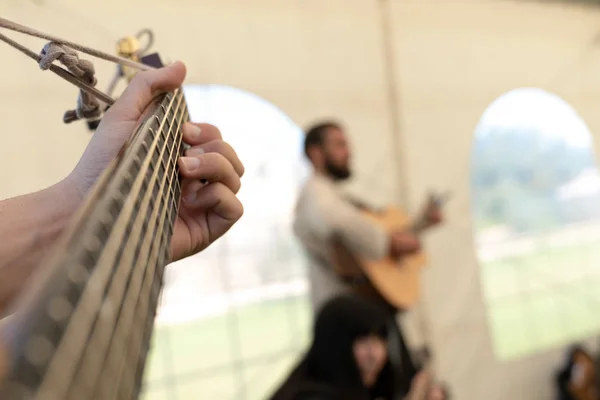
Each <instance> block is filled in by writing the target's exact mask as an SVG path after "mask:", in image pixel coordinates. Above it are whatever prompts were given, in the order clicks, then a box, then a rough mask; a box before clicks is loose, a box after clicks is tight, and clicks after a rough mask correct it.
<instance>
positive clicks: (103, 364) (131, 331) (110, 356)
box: [0, 57, 189, 400]
mask: <svg viewBox="0 0 600 400" xmlns="http://www.w3.org/2000/svg"><path fill="white" fill-rule="evenodd" d="M154 59H156V57H155V58H154ZM154 66H157V65H154ZM188 119H189V118H188V110H187V106H186V101H185V98H184V95H183V92H182V90H181V89H179V90H176V91H174V92H171V93H166V94H162V95H160V96H158V97H157V98H155V100H154V101H153V103H152V104H151V105H150V106H149V107H148V108H147V109H146V111H145V112H144V115H143V117H142V119H141V123H140V124H139V126H138V127H137V128H136V129H135V131H134V132H133V134H132V136H131V137H130V139H129V141H128V142H127V143H126V144H125V146H124V147H123V149H122V150H121V152H120V154H119V155H118V156H117V158H116V159H115V160H114V161H113V162H112V163H111V164H110V166H109V167H108V168H107V170H106V171H105V172H104V174H103V175H102V177H101V178H100V179H99V180H98V182H97V183H96V185H95V186H94V188H93V189H92V192H91V193H90V194H89V195H88V197H87V200H86V202H85V204H84V205H83V206H82V207H81V209H80V210H79V212H78V213H77V214H76V215H74V217H73V219H72V222H71V224H70V226H69V227H68V228H67V229H66V231H65V233H64V234H63V236H62V237H61V238H60V240H59V243H58V245H57V248H56V250H55V251H54V252H53V254H52V255H51V257H49V258H48V259H47V260H45V261H46V264H47V265H45V266H43V268H40V271H43V276H36V277H35V278H37V279H35V280H34V281H32V282H31V283H32V286H31V287H30V288H31V289H34V290H30V291H29V292H28V293H30V294H29V295H28V297H26V298H21V299H20V300H21V303H20V306H21V307H22V308H19V310H18V312H17V313H16V314H13V315H12V316H11V317H10V318H14V319H17V320H19V321H22V323H21V322H19V323H17V324H14V325H13V324H10V326H11V327H12V326H17V327H18V331H8V332H3V333H6V335H5V336H4V337H2V338H0V339H1V340H0V376H1V377H3V379H1V380H0V399H3V400H21V399H23V400H24V399H39V400H83V399H86V400H100V399H102V400H104V399H127V400H129V399H135V398H137V397H138V395H139V393H140V390H141V385H142V377H143V373H144V366H145V363H146V355H147V354H148V350H149V347H150V339H151V334H152V330H153V324H154V317H155V314H156V309H157V302H158V298H159V293H160V292H161V288H162V283H163V269H164V267H165V265H166V264H167V263H168V261H169V247H170V242H171V236H172V234H173V227H174V223H175V220H176V217H177V213H178V207H179V200H180V194H181V193H180V192H181V187H180V178H179V171H178V166H177V160H178V158H179V157H180V155H181V154H182V153H183V149H184V145H183V143H182V134H181V126H182V124H183V123H184V122H186V121H188ZM3 354H4V355H6V357H1V355H3Z"/></svg>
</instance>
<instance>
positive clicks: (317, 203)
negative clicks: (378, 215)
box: [301, 184, 419, 260]
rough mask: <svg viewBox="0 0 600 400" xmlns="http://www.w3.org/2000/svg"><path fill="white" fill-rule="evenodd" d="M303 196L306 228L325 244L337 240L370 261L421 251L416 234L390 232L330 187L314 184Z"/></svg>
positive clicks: (303, 217) (303, 216)
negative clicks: (332, 239)
mask: <svg viewBox="0 0 600 400" xmlns="http://www.w3.org/2000/svg"><path fill="white" fill-rule="evenodd" d="M303 197H304V199H305V200H304V201H303V203H305V204H304V206H303V209H304V211H303V212H302V214H303V215H302V217H301V218H302V219H303V220H304V221H303V225H305V226H307V227H309V229H310V231H312V232H313V234H314V236H313V237H315V238H320V240H321V241H328V240H330V239H331V238H332V237H336V238H338V239H339V240H340V241H341V242H342V244H343V245H344V246H345V247H346V248H347V249H348V250H350V251H352V253H354V254H355V255H356V256H358V257H361V258H364V259H370V260H380V259H382V258H384V257H388V256H389V257H392V258H398V257H401V256H403V255H405V254H408V253H411V252H413V251H416V250H418V248H419V242H418V239H417V238H416V237H415V236H414V235H413V234H411V233H409V232H393V233H389V232H386V231H385V230H384V229H383V228H381V227H380V226H379V225H377V224H375V223H373V222H372V221H371V220H369V219H368V218H366V217H365V216H364V215H363V214H362V213H361V212H360V210H359V209H358V208H357V207H355V206H354V205H353V204H352V203H350V202H349V201H347V200H346V199H345V198H343V197H341V196H339V195H338V194H337V193H336V192H335V191H333V190H331V188H329V187H325V186H321V185H320V184H316V185H313V186H312V187H310V188H309V189H308V192H306V193H305V195H304V196H303Z"/></svg>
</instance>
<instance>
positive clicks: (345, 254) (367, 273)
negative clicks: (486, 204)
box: [331, 195, 446, 310]
mask: <svg viewBox="0 0 600 400" xmlns="http://www.w3.org/2000/svg"><path fill="white" fill-rule="evenodd" d="M445 198H446V196H441V195H432V196H431V198H430V202H429V204H428V207H432V208H433V207H440V206H441V205H442V204H443V202H444V201H445ZM360 208H361V209H362V210H361V212H362V213H363V215H364V216H365V217H366V218H368V219H370V220H371V221H372V222H374V223H375V224H377V225H379V226H381V227H382V228H383V229H384V230H385V231H386V232H390V233H391V232H393V231H398V230H411V231H413V232H414V233H416V234H418V235H420V234H422V233H423V232H424V231H425V230H427V229H428V228H429V224H428V223H427V221H426V220H425V218H421V219H419V220H418V221H416V222H415V223H413V221H411V219H410V218H409V217H408V215H407V214H406V213H404V212H403V211H402V210H400V209H399V208H396V207H389V208H387V209H385V210H383V211H380V212H378V211H375V210H371V209H368V208H366V207H360ZM424 214H427V212H425V213H424ZM331 258H332V261H333V266H334V270H335V272H336V274H337V275H338V276H339V277H340V278H341V279H342V280H343V281H345V282H346V283H348V284H349V285H350V286H351V287H352V289H353V290H354V291H355V292H357V293H359V294H361V295H363V296H368V297H372V298H376V299H378V300H384V301H385V302H386V303H387V304H389V305H390V306H392V307H394V308H396V309H400V310H402V309H407V308H409V307H410V306H412V305H414V304H415V303H416V302H417V301H418V300H419V297H420V294H421V280H420V278H421V276H420V275H421V269H422V268H423V266H424V265H426V264H427V256H426V254H425V253H424V252H423V251H422V250H421V251H418V252H416V253H414V254H410V255H407V256H405V257H403V258H402V259H401V260H395V259H392V258H391V257H386V258H384V259H381V260H362V259H360V258H358V257H356V256H355V255H354V254H353V252H352V251H351V250H350V249H347V248H346V247H345V246H344V245H343V244H342V243H341V241H340V240H337V239H334V240H333V243H332V253H331Z"/></svg>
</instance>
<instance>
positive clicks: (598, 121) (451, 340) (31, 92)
mask: <svg viewBox="0 0 600 400" xmlns="http://www.w3.org/2000/svg"><path fill="white" fill-rule="evenodd" d="M581 3H582V4H583V3H585V2H581ZM589 3H590V4H592V2H589ZM593 3H594V4H595V2H593ZM388 5H389V12H390V15H391V18H392V30H391V32H392V33H391V35H392V37H393V56H394V65H395V71H394V72H395V77H396V79H397V80H398V88H397V92H396V95H397V97H398V99H400V102H399V105H398V110H397V111H398V113H399V115H400V125H401V137H400V139H399V141H398V147H400V149H399V153H400V154H401V155H402V157H403V164H404V165H405V171H403V173H400V172H399V171H397V170H396V164H395V161H394V159H393V157H394V154H395V152H394V151H392V150H393V149H392V148H391V147H392V146H394V145H395V144H394V143H395V140H392V139H393V138H392V136H391V135H393V134H394V133H393V132H394V131H393V129H392V124H391V122H390V110H389V107H390V104H389V103H388V93H387V86H386V85H387V80H386V77H385V75H384V70H385V68H384V61H383V60H384V59H383V56H382V46H383V44H382V43H383V41H382V37H381V35H382V32H381V29H380V21H381V19H380V16H381V14H380V11H381V10H380V6H381V3H380V1H376V0H357V1H352V2H348V1H347V0H327V1H324V0H302V1H299V0H295V1H288V2H281V1H276V0H254V1H252V2H248V1H245V0H207V1H203V2H193V1H187V0H186V1H184V0H179V1H172V2H164V1H159V0H130V1H127V2H122V1H118V0H105V1H104V2H102V3H97V4H95V5H94V8H93V10H92V9H90V8H89V5H87V4H84V2H80V1H76V0H45V1H44V2H43V3H42V5H36V4H34V3H33V2H23V1H20V0H11V1H4V2H1V3H0V14H1V15H3V16H5V17H6V18H10V19H13V20H16V21H18V22H23V23H26V24H28V25H30V26H34V27H37V28H39V29H40V30H44V31H48V32H53V33H56V34H57V35H59V36H64V37H70V38H77V41H78V42H81V43H85V44H88V45H90V46H92V47H97V48H99V49H102V50H105V51H113V46H114V44H115V40H116V39H117V38H119V37H121V36H123V35H128V34H132V33H135V32H137V31H138V30H139V29H141V28H145V27H152V28H153V29H154V31H155V33H156V42H155V45H156V47H157V48H159V49H162V50H161V52H162V53H164V54H165V59H183V60H184V61H186V63H187V65H188V71H189V72H188V77H187V81H188V82H189V83H197V84H201V83H218V84H226V85H229V86H234V87H238V88H241V89H244V90H247V91H250V92H252V93H254V94H256V95H258V96H261V97H262V98H264V99H266V100H268V101H270V102H271V103H273V104H275V105H276V106H277V107H279V108H280V109H281V110H283V111H284V112H285V113H286V114H287V115H289V116H290V117H291V118H292V119H293V120H294V121H295V122H296V123H297V124H298V125H299V126H305V125H306V124H308V123H310V122H311V121H313V120H314V119H317V118H321V117H329V116H334V117H336V118H339V119H341V120H343V122H344V123H345V124H346V125H347V127H348V130H349V132H350V135H351V139H352V142H353V145H354V147H355V148H356V159H355V161H356V170H357V176H358V179H357V182H356V183H355V184H354V185H353V186H352V190H356V191H358V192H361V193H362V195H363V196H367V197H369V198H370V199H371V200H372V201H374V202H392V203H394V202H398V201H399V197H398V191H397V188H398V185H397V182H398V181H399V180H400V179H402V178H403V177H406V180H405V181H404V182H403V184H402V186H403V187H404V188H405V190H406V193H403V195H405V196H406V198H407V202H406V204H405V205H406V206H407V208H408V209H409V210H410V211H414V210H416V209H417V206H418V205H419V204H420V202H421V201H422V199H423V197H424V196H425V195H426V193H427V192H428V190H429V189H430V188H449V189H451V190H452V191H453V193H454V197H453V199H452V201H451V202H450V203H449V204H448V209H447V213H448V221H447V223H446V225H445V226H444V227H443V228H442V229H440V230H439V231H438V232H436V233H434V234H432V235H431V236H430V237H428V238H427V241H426V246H427V250H428V252H429V254H430V260H431V265H430V266H429V267H428V268H427V271H426V272H425V276H424V298H423V301H422V304H420V307H419V309H420V310H421V311H422V313H421V314H420V315H418V316H419V317H420V318H413V317H415V316H417V314H413V315H412V316H411V315H408V316H407V317H406V318H407V322H406V323H407V325H409V326H411V327H412V329H411V332H413V335H414V336H415V337H416V338H417V339H422V338H428V339H429V340H431V344H432V346H431V349H432V351H433V353H434V354H435V365H434V366H435V370H436V372H437V373H438V375H439V377H440V379H442V380H445V381H447V382H448V383H449V384H450V386H451V388H452V391H453V392H454V393H455V397H456V398H457V399H461V400H478V399H482V398H485V399H488V400H506V399H511V400H546V399H548V398H551V396H552V391H553V383H552V374H553V373H554V371H555V369H556V368H557V366H558V365H559V363H560V362H561V361H562V356H563V353H562V349H556V350H553V351H547V352H543V353H540V354H536V355H532V356H528V357H526V358H522V359H518V360H514V361H509V362H503V361H499V360H498V359H497V357H496V356H495V355H494V352H493V349H492V345H491V339H490V334H489V328H488V325H487V319H486V305H485V304H484V302H483V296H482V289H481V283H480V282H481V280H480V269H479V263H478V261H477V259H476V254H475V249H474V241H473V233H474V232H473V227H472V215H471V203H470V186H469V185H470V164H471V149H472V141H473V135H474V130H475V127H476V126H477V123H478V121H479V119H480V117H481V115H482V113H483V112H484V111H485V110H486V108H487V107H488V106H489V105H490V104H491V103H492V102H493V101H494V100H495V99H496V98H498V97H499V96H501V95H502V94H504V93H506V92H508V91H510V90H512V89H515V88H518V87H524V86H526V87H539V88H542V89H544V90H546V91H548V92H551V93H554V94H557V95H559V96H560V97H561V98H563V99H564V100H566V101H567V102H568V103H569V104H570V105H571V106H573V108H574V109H575V110H576V111H577V112H578V113H579V115H581V116H582V117H583V119H584V120H585V122H586V124H587V125H588V127H589V128H590V130H591V132H592V134H593V135H594V139H595V143H594V146H595V150H596V153H597V154H600V113H599V112H598V108H599V107H600V74H598V73H597V71H598V70H599V69H600V52H598V51H597V49H596V48H595V47H594V46H593V42H594V38H595V37H596V36H597V34H598V26H600V24H599V23H600V13H599V12H597V11H595V9H593V8H591V7H590V8H587V7H563V6H559V4H558V3H556V4H552V5H550V4H549V2H546V3H543V2H526V1H496V0H467V1H456V2H452V1H447V0H420V1H390V3H389V4H388ZM131 15H135V16H136V17H135V18H133V17H131ZM557 21H560V24H559V25H558V27H557ZM22 42H23V43H24V44H26V45H27V46H28V47H30V48H34V49H35V48H41V45H42V44H43V43H41V42H39V41H37V40H31V39H27V38H25V39H23V40H22ZM0 59H1V60H3V72H4V73H3V74H2V75H0V88H2V90H3V93H5V99H8V100H7V101H8V102H9V106H10V107H7V106H4V105H3V107H2V108H1V110H2V111H0V115H1V116H2V128H3V129H2V130H1V131H0V136H1V137H0V143H1V144H2V145H1V146H0V166H1V167H2V168H0V198H6V197H10V196H14V195H17V194H20V193H26V192H29V191H32V190H36V189H39V188H42V187H45V186H47V185H50V184H52V183H54V182H56V181H58V180H59V179H61V178H62V177H64V176H65V175H66V174H68V173H69V172H70V170H71V169H72V168H73V166H74V165H75V163H76V161H77V160H78V158H79V156H80V154H81V153H82V151H83V149H84V148H85V146H86V144H87V142H88V140H89V135H88V133H87V132H86V130H85V128H84V127H83V126H65V125H63V124H62V122H61V116H62V113H63V111H64V110H65V109H66V108H68V107H71V106H72V104H73V103H74V101H75V97H74V96H75V95H76V91H75V90H74V89H73V88H72V87H71V86H69V85H67V84H65V83H63V82H62V81H60V80H59V79H58V78H56V77H54V76H51V74H47V73H42V72H40V71H39V69H38V68H37V66H36V65H35V63H32V62H31V61H30V60H28V59H25V58H24V57H22V56H21V55H19V54H17V53H15V52H14V50H12V49H8V48H6V47H0ZM96 65H97V71H98V75H99V76H100V77H101V78H100V79H101V82H102V81H104V82H108V80H109V79H110V77H111V76H112V74H113V72H114V66H113V65H110V64H107V63H103V62H98V63H96ZM9 109H10V111H9ZM32 110H33V111H32ZM32 112H33V113H35V114H34V117H32ZM394 139H395V138H394ZM24 153H26V155H27V159H28V162H26V163H25V162H24V161H23V158H24ZM15 166H19V173H18V174H16V173H15V169H16V168H15ZM374 170H375V171H385V172H386V173H385V174H381V175H382V178H381V182H380V183H379V184H378V185H377V187H375V188H374V187H372V186H369V184H368V183H369V182H368V180H369V179H368V177H369V174H370V173H371V172H370V171H374ZM361 179H362V180H361ZM415 320H418V321H425V325H426V328H425V329H421V328H420V327H419V326H417V325H419V324H416V323H414V324H413V322H414V321H415Z"/></svg>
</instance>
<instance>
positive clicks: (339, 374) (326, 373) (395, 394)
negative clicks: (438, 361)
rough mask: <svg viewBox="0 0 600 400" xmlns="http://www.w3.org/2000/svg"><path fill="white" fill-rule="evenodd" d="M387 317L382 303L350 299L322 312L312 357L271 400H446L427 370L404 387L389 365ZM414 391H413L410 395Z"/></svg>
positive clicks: (327, 306) (336, 300) (328, 304)
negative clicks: (432, 385)
mask: <svg viewBox="0 0 600 400" xmlns="http://www.w3.org/2000/svg"><path fill="white" fill-rule="evenodd" d="M387 320H388V319H387V315H386V313H385V312H384V310H382V309H381V308H380V307H379V306H378V305H377V304H375V303H373V302H371V301H369V300H367V299H365V298H363V297H356V296H350V295H342V296H338V297H334V298H333V299H331V300H329V301H328V302H326V303H325V305H324V306H323V308H322V309H321V310H320V312H319V314H318V316H317V320H316V322H315V326H314V338H313V342H312V345H311V346H310V349H309V350H308V353H307V354H306V355H305V356H304V357H303V358H302V360H301V361H300V363H299V364H298V365H297V366H296V367H295V368H294V370H293V371H292V373H291V374H290V375H289V377H288V378H287V379H286V380H285V382H284V383H283V384H282V385H281V386H280V387H279V389H277V391H276V392H275V394H273V395H272V397H271V398H270V400H338V399H339V400H375V399H381V400H392V399H399V398H402V397H401V396H402V394H403V393H406V392H408V395H407V397H405V399H407V400H438V399H439V400H444V399H446V398H447V396H446V394H445V391H444V389H442V388H433V389H431V379H430V378H429V375H428V374H427V373H426V372H424V371H421V372H420V373H419V374H417V375H416V377H415V378H414V379H413V382H412V387H411V388H401V387H398V385H397V383H396V382H394V374H393V373H392V367H391V364H390V362H389V360H388V349H387V335H388V325H387ZM409 389H410V391H409Z"/></svg>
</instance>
